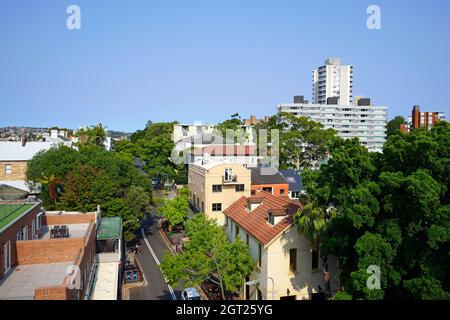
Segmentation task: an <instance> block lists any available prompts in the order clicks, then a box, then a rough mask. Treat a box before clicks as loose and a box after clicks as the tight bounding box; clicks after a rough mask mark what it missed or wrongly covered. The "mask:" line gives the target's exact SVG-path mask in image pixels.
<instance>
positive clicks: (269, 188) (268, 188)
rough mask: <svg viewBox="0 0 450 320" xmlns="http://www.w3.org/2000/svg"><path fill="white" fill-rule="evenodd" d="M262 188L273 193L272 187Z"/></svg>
mask: <svg viewBox="0 0 450 320" xmlns="http://www.w3.org/2000/svg"><path fill="white" fill-rule="evenodd" d="M262 189H263V191H265V192H267V193H270V194H272V187H264V188H262Z"/></svg>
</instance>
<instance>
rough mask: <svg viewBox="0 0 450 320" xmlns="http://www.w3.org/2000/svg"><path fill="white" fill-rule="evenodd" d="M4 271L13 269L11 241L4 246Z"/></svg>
mask: <svg viewBox="0 0 450 320" xmlns="http://www.w3.org/2000/svg"><path fill="white" fill-rule="evenodd" d="M3 269H4V270H5V271H4V273H7V272H8V271H9V270H10V269H11V241H8V242H6V243H4V244H3Z"/></svg>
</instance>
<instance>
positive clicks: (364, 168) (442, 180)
mask: <svg viewBox="0 0 450 320" xmlns="http://www.w3.org/2000/svg"><path fill="white" fill-rule="evenodd" d="M330 152H331V158H330V160H329V161H328V163H327V164H326V165H323V166H322V167H321V169H320V170H319V171H317V172H308V171H305V172H304V173H306V174H305V175H304V180H305V186H306V188H307V191H308V196H309V197H311V198H314V199H317V201H318V203H319V205H320V206H322V207H323V206H328V205H329V204H333V206H334V207H335V208H336V215H335V216H334V217H333V218H332V219H330V221H329V222H328V223H326V226H325V230H324V232H323V233H322V234H321V236H320V243H321V248H322V250H324V251H325V252H326V253H327V254H332V255H334V256H336V257H337V258H338V260H339V266H340V270H341V274H340V279H341V285H342V288H343V290H344V292H343V293H341V294H340V295H339V297H338V298H341V297H342V298H349V297H351V298H353V299H398V298H409V299H449V298H450V296H449V292H450V281H449V279H450V271H449V269H448V265H449V255H448V253H449V252H450V236H449V234H450V197H449V188H448V186H449V185H450V184H449V182H450V180H449V173H450V172H449V170H450V162H449V158H450V124H448V123H446V122H438V123H437V124H436V125H435V126H434V127H433V128H432V130H431V131H429V132H428V131H425V130H422V129H417V130H414V131H413V132H411V133H410V134H393V135H391V136H390V137H389V138H388V141H387V143H386V144H385V147H384V150H383V153H380V154H371V153H368V152H367V149H365V148H364V147H362V146H360V145H359V143H358V141H357V140H342V139H339V138H336V139H334V141H333V142H332V143H331V145H330ZM305 224H306V223H305ZM306 225H308V224H306ZM371 265H376V266H379V267H380V270H381V288H380V289H369V288H368V287H367V283H366V281H367V278H368V274H367V268H368V266H371Z"/></svg>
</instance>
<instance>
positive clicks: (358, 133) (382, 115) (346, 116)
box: [277, 96, 388, 152]
mask: <svg viewBox="0 0 450 320" xmlns="http://www.w3.org/2000/svg"><path fill="white" fill-rule="evenodd" d="M387 109H388V108H387V107H386V106H375V105H373V104H372V103H371V101H370V99H368V98H360V97H358V98H356V99H355V102H354V103H349V104H342V103H339V101H338V99H337V98H328V99H327V104H319V103H309V102H307V101H304V99H303V97H302V96H297V97H294V103H283V104H279V105H278V106H277V111H278V112H279V113H280V112H287V113H292V114H294V115H296V116H299V117H308V118H310V119H311V120H314V121H316V122H319V123H321V124H323V125H324V127H325V129H329V128H331V129H334V130H335V131H336V133H337V135H338V136H340V137H342V138H345V139H347V138H358V139H359V141H360V142H361V144H362V145H363V146H365V147H366V148H367V149H368V150H369V151H372V152H381V151H382V150H383V145H384V143H385V142H386V135H387V129H386V127H387Z"/></svg>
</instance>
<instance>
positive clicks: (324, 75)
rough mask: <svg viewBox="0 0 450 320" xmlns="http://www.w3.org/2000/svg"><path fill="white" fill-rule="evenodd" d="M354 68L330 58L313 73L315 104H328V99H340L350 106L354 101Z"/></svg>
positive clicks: (341, 102)
mask: <svg viewBox="0 0 450 320" xmlns="http://www.w3.org/2000/svg"><path fill="white" fill-rule="evenodd" d="M352 95H353V66H350V65H347V66H344V65H341V61H340V59H338V58H329V59H327V60H326V61H325V65H323V66H320V67H319V68H317V69H316V70H314V71H313V102H314V103H317V104H326V103H327V98H331V97H338V98H339V103H340V104H342V105H349V104H350V102H352V100H353V96H352Z"/></svg>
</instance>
